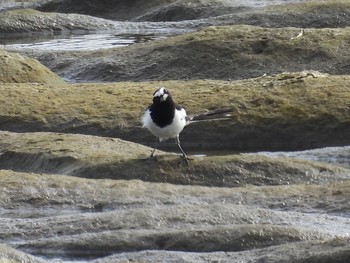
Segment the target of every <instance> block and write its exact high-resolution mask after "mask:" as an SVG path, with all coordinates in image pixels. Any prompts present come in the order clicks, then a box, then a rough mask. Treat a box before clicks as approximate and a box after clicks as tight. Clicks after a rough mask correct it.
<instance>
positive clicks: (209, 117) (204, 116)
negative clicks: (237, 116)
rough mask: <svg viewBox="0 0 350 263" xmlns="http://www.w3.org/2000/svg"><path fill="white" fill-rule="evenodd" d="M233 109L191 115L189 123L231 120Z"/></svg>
mask: <svg viewBox="0 0 350 263" xmlns="http://www.w3.org/2000/svg"><path fill="white" fill-rule="evenodd" d="M231 114H232V109H217V110H212V111H208V112H203V113H198V114H195V115H191V116H189V118H188V120H187V124H190V123H193V122H199V121H215V120H229V119H231V117H232V115H231Z"/></svg>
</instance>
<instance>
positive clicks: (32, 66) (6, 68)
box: [0, 49, 64, 85]
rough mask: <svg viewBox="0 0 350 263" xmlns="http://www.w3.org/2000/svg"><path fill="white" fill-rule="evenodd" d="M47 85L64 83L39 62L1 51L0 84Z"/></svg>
mask: <svg viewBox="0 0 350 263" xmlns="http://www.w3.org/2000/svg"><path fill="white" fill-rule="evenodd" d="M1 82H3V83H31V82H37V83H45V84H49V85H60V84H63V83H64V81H63V80H62V79H61V78H59V77H58V76H57V75H56V74H54V73H53V72H51V71H50V70H49V69H48V68H46V67H45V66H43V65H42V64H40V63H39V62H38V61H36V60H34V59H31V58H28V57H27V56H23V55H20V54H16V53H9V52H6V51H4V50H2V49H0V83H1Z"/></svg>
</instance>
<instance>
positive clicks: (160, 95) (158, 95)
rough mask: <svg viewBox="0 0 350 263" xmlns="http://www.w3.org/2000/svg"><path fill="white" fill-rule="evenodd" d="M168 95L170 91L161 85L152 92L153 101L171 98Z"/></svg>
mask: <svg viewBox="0 0 350 263" xmlns="http://www.w3.org/2000/svg"><path fill="white" fill-rule="evenodd" d="M170 96H171V95H170V92H169V91H168V90H167V89H166V88H164V87H161V88H159V89H157V90H156V91H155V92H154V93H153V102H163V101H166V100H167V99H168V98H169V99H170V98H171V97H170Z"/></svg>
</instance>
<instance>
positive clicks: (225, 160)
mask: <svg viewBox="0 0 350 263" xmlns="http://www.w3.org/2000/svg"><path fill="white" fill-rule="evenodd" d="M0 134H1V141H2V143H1V144H0V152H1V155H0V168H1V169H7V170H14V171H21V172H35V173H53V174H67V175H72V176H78V177H86V178H98V179H102V178H111V179H142V180H145V181H150V182H167V183H174V184H190V185H196V184H199V185H207V186H226V187H232V186H240V185H246V184H253V185H265V184H269V185H279V184H286V183H288V184H301V183H314V184H316V183H322V182H334V181H338V180H345V179H350V177H349V176H350V174H349V171H348V170H346V169H342V168H340V167H339V168H338V167H336V166H331V165H327V164H321V163H312V162H310V163H309V162H307V161H296V160H293V159H287V158H282V159H275V158H268V157H262V156H258V155H257V156H247V155H243V156H240V155H227V156H207V157H196V156H193V158H192V159H193V160H191V161H190V165H186V163H181V159H180V156H178V155H174V154H170V155H169V154H167V155H164V153H161V152H159V153H158V155H159V156H158V159H157V161H153V162H149V161H147V160H145V159H146V158H147V157H148V156H149V154H150V152H151V148H148V147H145V146H141V145H138V144H134V143H131V142H126V141H122V140H119V139H112V138H100V137H94V136H84V135H70V134H55V133H25V134H20V133H8V132H2V133H0Z"/></svg>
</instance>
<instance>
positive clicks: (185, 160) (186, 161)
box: [180, 154, 193, 165]
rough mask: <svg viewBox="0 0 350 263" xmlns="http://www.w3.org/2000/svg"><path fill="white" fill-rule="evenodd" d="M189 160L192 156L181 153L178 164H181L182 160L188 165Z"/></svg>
mask: <svg viewBox="0 0 350 263" xmlns="http://www.w3.org/2000/svg"><path fill="white" fill-rule="evenodd" d="M190 160H193V159H192V158H190V157H188V156H187V155H185V154H184V155H181V162H180V165H182V163H183V162H185V163H186V165H189V164H190V162H189V161H190Z"/></svg>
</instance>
